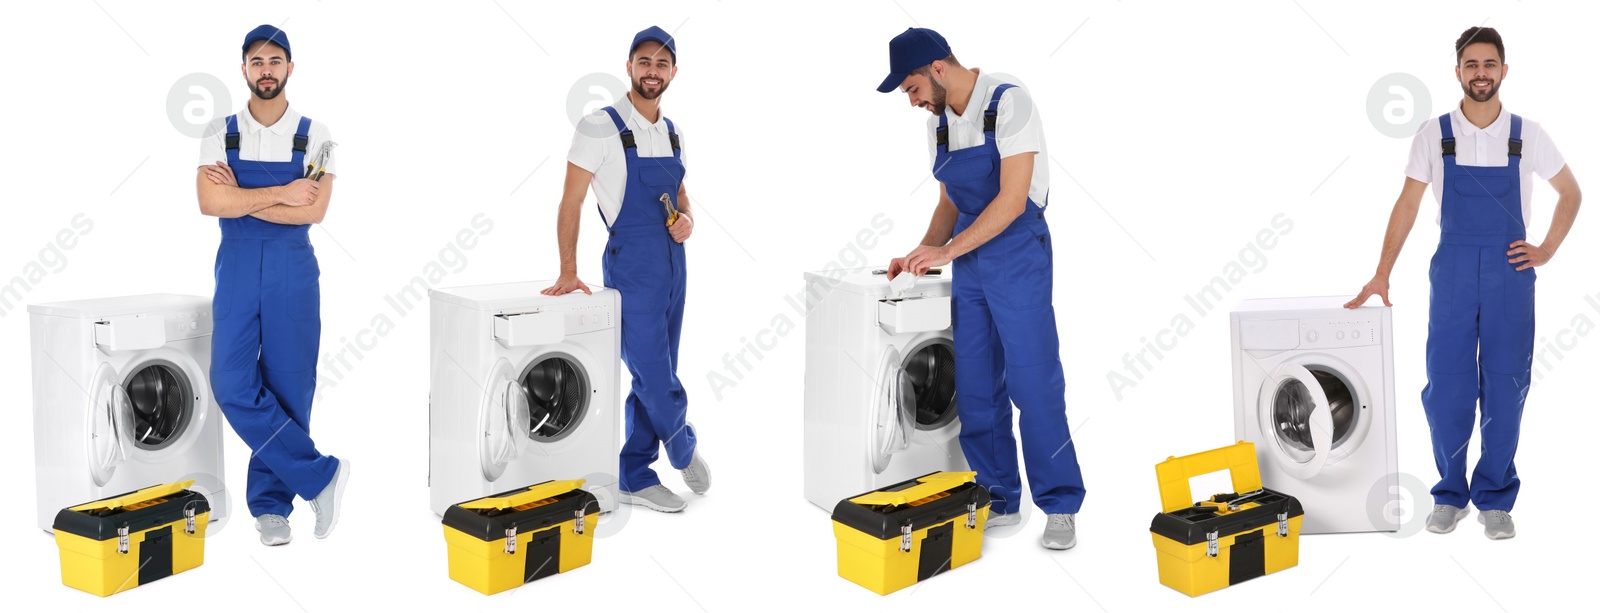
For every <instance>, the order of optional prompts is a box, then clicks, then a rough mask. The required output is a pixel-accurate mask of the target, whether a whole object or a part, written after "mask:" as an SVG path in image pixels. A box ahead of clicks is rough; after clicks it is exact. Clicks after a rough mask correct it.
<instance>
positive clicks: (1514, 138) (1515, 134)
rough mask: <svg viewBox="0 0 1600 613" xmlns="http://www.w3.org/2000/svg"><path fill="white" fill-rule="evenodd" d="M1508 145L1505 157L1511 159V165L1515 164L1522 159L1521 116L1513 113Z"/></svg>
mask: <svg viewBox="0 0 1600 613" xmlns="http://www.w3.org/2000/svg"><path fill="white" fill-rule="evenodd" d="M1509 147H1510V149H1509V150H1507V151H1506V153H1507V159H1510V160H1511V161H1510V164H1511V165H1517V163H1518V162H1520V161H1521V160H1522V116H1521V115H1517V114H1515V113H1513V114H1512V115H1511V143H1510V145H1509ZM1513 158H1514V159H1513Z"/></svg>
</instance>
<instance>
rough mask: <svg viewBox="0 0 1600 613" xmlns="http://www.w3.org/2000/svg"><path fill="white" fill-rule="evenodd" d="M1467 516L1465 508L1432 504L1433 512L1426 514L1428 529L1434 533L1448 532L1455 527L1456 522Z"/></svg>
mask: <svg viewBox="0 0 1600 613" xmlns="http://www.w3.org/2000/svg"><path fill="white" fill-rule="evenodd" d="M1466 516H1467V510H1466V509H1463V508H1461V507H1453V506H1450V505H1447V504H1436V505H1433V513H1431V514H1429V515H1428V531H1429V532H1432V533H1434V534H1449V533H1450V532H1451V531H1452V530H1455V529H1456V522H1459V521H1461V518H1463V517H1466Z"/></svg>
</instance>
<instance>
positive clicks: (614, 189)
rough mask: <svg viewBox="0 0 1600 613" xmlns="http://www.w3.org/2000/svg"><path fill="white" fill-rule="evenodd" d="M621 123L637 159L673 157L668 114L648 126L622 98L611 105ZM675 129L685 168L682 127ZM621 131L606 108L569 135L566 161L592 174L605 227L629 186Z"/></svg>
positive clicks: (584, 119) (614, 216)
mask: <svg viewBox="0 0 1600 613" xmlns="http://www.w3.org/2000/svg"><path fill="white" fill-rule="evenodd" d="M611 106H612V107H613V108H615V109H616V111H617V115H618V116H620V117H622V123H623V125H625V126H628V129H629V130H632V131H633V144H634V147H635V149H636V150H637V153H638V154H639V157H672V141H671V139H669V138H667V119H666V117H667V115H666V113H662V114H661V116H660V118H659V119H657V120H656V122H655V123H649V122H647V121H646V120H645V118H644V116H643V115H641V114H639V112H638V111H635V110H634V108H633V103H632V102H629V101H628V97H627V96H623V97H622V98H621V99H619V100H617V101H616V102H615V103H614V104H612V105H611ZM672 123H673V125H674V126H675V127H676V128H677V130H676V132H677V133H678V149H679V152H678V154H679V157H680V158H681V159H682V160H683V163H684V166H685V167H687V166H688V164H689V153H688V151H689V148H688V146H687V145H686V144H685V140H684V138H683V124H681V123H678V122H677V121H674V122H672ZM620 134H621V131H619V130H617V126H616V124H615V123H612V122H611V116H610V115H608V114H606V111H605V109H600V110H598V111H595V112H593V113H590V114H588V115H586V116H585V117H584V118H583V120H582V121H580V122H579V123H578V127H577V129H576V130H573V132H572V147H571V148H570V149H568V150H567V161H568V162H572V164H573V165H574V166H577V167H578V168H582V169H584V170H587V171H589V172H591V173H594V178H592V179H590V180H589V186H590V187H591V188H593V189H594V195H595V198H597V199H598V200H599V201H600V214H601V216H602V217H604V218H605V222H606V225H608V226H609V225H611V223H612V222H613V221H615V220H616V218H617V212H618V211H621V210H622V197H623V193H624V192H625V191H626V190H627V187H628V163H627V162H628V157H627V153H626V152H624V151H623V149H622V138H621V137H620V136H619V135H620Z"/></svg>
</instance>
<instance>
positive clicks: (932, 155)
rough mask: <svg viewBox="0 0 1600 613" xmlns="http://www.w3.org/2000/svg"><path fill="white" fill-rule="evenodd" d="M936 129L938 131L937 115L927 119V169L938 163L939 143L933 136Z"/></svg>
mask: <svg viewBox="0 0 1600 613" xmlns="http://www.w3.org/2000/svg"><path fill="white" fill-rule="evenodd" d="M938 129H939V116H938V115H934V116H933V117H929V118H928V130H927V132H928V168H933V165H934V164H937V163H939V143H938V139H937V138H936V137H935V136H934V132H935V131H936V130H938Z"/></svg>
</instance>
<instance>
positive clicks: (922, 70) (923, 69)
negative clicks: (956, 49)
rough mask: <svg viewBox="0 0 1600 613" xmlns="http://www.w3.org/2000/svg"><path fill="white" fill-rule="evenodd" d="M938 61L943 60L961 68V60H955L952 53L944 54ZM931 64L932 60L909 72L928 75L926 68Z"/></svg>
mask: <svg viewBox="0 0 1600 613" xmlns="http://www.w3.org/2000/svg"><path fill="white" fill-rule="evenodd" d="M939 61H941V62H944V63H946V64H949V65H951V66H955V67H956V68H961V62H958V61H956V56H954V55H947V56H944V59H942V60H939ZM931 66H933V62H928V65H927V66H923V67H921V68H918V69H916V70H913V71H911V74H915V75H922V76H924V77H926V76H928V73H929V70H928V69H929V67H931Z"/></svg>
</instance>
